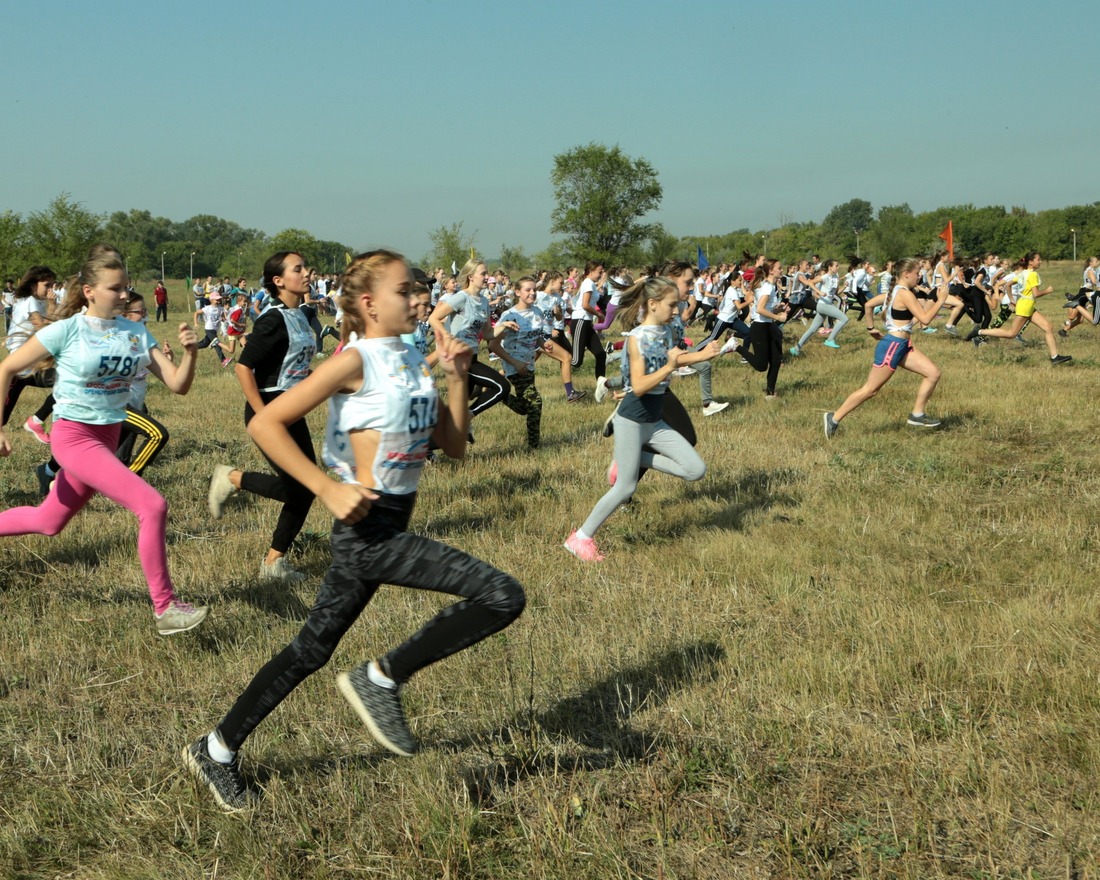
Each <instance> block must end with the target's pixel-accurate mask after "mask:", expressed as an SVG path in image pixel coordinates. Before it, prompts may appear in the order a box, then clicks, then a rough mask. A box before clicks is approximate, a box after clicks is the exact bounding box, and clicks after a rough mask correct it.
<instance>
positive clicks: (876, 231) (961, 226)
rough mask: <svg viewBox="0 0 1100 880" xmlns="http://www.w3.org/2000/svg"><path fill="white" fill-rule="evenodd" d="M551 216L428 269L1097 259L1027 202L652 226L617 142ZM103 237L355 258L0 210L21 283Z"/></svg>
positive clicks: (222, 224) (1054, 215)
mask: <svg viewBox="0 0 1100 880" xmlns="http://www.w3.org/2000/svg"><path fill="white" fill-rule="evenodd" d="M550 180H551V184H552V186H553V188H554V200H555V207H554V210H553V212H552V214H551V217H550V229H551V233H552V234H556V235H560V236H561V237H559V238H557V239H555V240H553V241H551V243H550V244H549V245H548V246H547V247H546V248H545V249H543V250H542V251H539V252H538V253H535V254H528V253H527V252H526V251H524V249H523V248H522V247H520V246H517V245H508V244H501V245H500V248H499V250H498V251H497V252H496V254H487V253H485V252H484V251H482V250H481V249H479V248H478V247H477V233H476V231H475V232H473V233H470V232H467V231H466V230H465V229H464V228H463V222H462V221H457V222H455V223H453V224H451V225H449V226H441V227H439V228H438V229H435V230H433V231H432V232H429V233H428V235H429V238H430V240H431V242H432V249H431V250H430V251H429V252H428V253H426V254H424V255H423V257H422V258H421V261H420V262H421V265H423V266H424V267H432V266H443V267H446V268H449V267H450V266H451V264H452V263H454V264H455V265H457V266H461V265H462V264H463V263H464V262H466V260H467V259H468V258H469V256H470V253H471V251H475V252H478V255H479V257H480V258H482V259H485V260H486V261H487V262H490V263H492V264H493V265H500V266H503V267H504V268H505V269H506V270H508V271H509V272H510V273H513V274H515V273H518V272H524V271H527V270H529V269H532V268H534V267H551V266H552V267H561V266H564V265H567V264H570V265H571V264H583V263H584V262H585V261H587V260H590V259H594V260H599V261H601V262H603V263H604V264H605V265H626V266H643V265H653V264H659V263H663V262H666V261H668V260H670V259H681V260H688V261H689V262H695V260H696V257H697V253H698V250H702V251H703V254H704V256H705V257H706V259H707V260H708V262H710V263H712V264H717V263H722V262H733V261H735V260H737V259H739V258H740V257H741V255H742V254H743V253H744V252H746V251H747V252H749V253H753V254H756V253H765V254H767V255H768V256H769V257H774V258H778V259H780V260H783V261H784V262H792V261H795V260H799V259H802V258H803V257H809V256H810V255H812V254H819V255H821V256H822V257H826V258H829V257H832V258H836V259H839V260H844V259H845V258H847V257H849V256H861V257H865V258H868V259H870V260H872V261H875V262H882V261H884V260H887V259H893V260H896V259H899V258H901V257H904V256H911V255H914V254H929V253H932V252H934V251H936V250H938V249H939V248H941V247H942V246H943V242H942V240H941V239H940V238H939V235H940V233H941V232H942V231H943V230H944V228H945V227H946V226H947V223H948V221H951V222H952V224H953V230H954V243H955V253H956V255H957V256H980V255H981V254H984V253H986V252H987V251H989V252H993V253H997V254H1001V255H1002V256H1006V257H1016V256H1019V255H1022V254H1023V253H1024V252H1025V251H1030V250H1037V251H1039V252H1040V253H1041V254H1042V255H1043V256H1044V257H1045V258H1046V259H1048V260H1068V259H1073V258H1075V257H1076V258H1077V259H1081V260H1083V259H1085V258H1086V257H1087V256H1089V255H1092V254H1097V255H1100V202H1093V203H1091V204H1088V205H1072V206H1069V207H1065V208H1053V209H1049V210H1045V211H1038V212H1031V211H1028V210H1026V209H1025V208H1022V207H1011V208H1005V207H1004V206H999V205H994V206H986V207H977V206H975V205H972V204H963V205H950V206H945V207H941V208H936V209H935V210H932V211H924V212H921V213H915V212H914V211H913V210H912V208H910V207H909V205H908V204H907V203H903V204H900V205H885V206H881V207H879V208H878V209H877V210H876V209H875V208H874V206H873V205H872V204H871V203H870V202H869V201H867V200H865V199H858V198H856V199H851V200H849V201H847V202H845V203H844V204H841V205H837V206H836V207H834V208H833V209H832V210H831V211H829V212H828V214H826V215H825V217H824V218H823V219H822V220H821V222H820V223H817V222H812V221H809V222H800V221H795V220H789V219H785V218H784V219H783V221H782V222H780V223H779V224H778V225H777V226H776V227H774V228H771V229H757V230H750V229H748V228H741V229H736V230H734V231H732V232H726V233H722V234H717V235H716V234H695V235H682V236H677V235H674V234H672V233H671V232H669V231H668V230H667V229H665V228H664V226H662V225H661V224H660V223H657V222H653V221H649V222H646V218H647V217H651V216H652V214H653V213H654V212H656V211H657V209H658V208H659V207H660V202H661V197H662V195H663V191H662V187H661V184H660V182H659V180H658V176H657V171H656V169H654V168H653V166H652V165H651V164H650V163H649V162H647V161H646V160H645V159H634V158H631V157H630V156H627V155H626V154H625V153H623V152H622V151H621V150H620V149H619V147H618V146H615V147H607V146H605V145H603V144H597V143H590V144H586V145H583V146H578V147H574V148H573V149H571V150H569V151H567V152H565V153H562V154H559V155H558V156H555V157H554V167H553V169H552V170H551V175H550ZM98 241H109V242H111V243H112V244H113V245H115V247H117V248H118V249H119V250H120V251H121V252H122V254H123V255H124V256H125V258H126V261H127V266H128V267H129V269H130V274H131V275H132V276H133V277H135V278H139V279H145V280H150V279H152V278H157V277H160V274H161V271H162V269H163V272H164V274H165V276H166V277H170V278H184V277H190V276H192V275H193V276H195V277H200V276H206V275H216V276H226V275H228V276H230V277H232V278H234V279H235V278H237V277H239V276H242V275H243V276H244V277H245V278H249V279H256V278H258V277H259V275H260V273H261V271H262V267H263V262H264V260H265V259H266V258H267V256H268V255H270V254H271V253H274V252H275V251H280V250H289V251H295V252H296V253H300V254H302V256H304V257H305V258H306V260H307V261H308V262H309V264H310V265H311V266H314V267H315V268H317V269H318V271H324V272H338V271H339V270H340V269H341V268H342V267H343V265H344V255H345V254H346V253H353V252H354V251H353V249H352V248H350V247H348V246H347V245H345V244H343V243H341V242H337V241H325V240H322V239H318V238H316V237H314V236H313V235H312V234H311V233H309V232H308V231H307V230H304V229H284V230H282V231H281V232H279V233H277V234H275V235H273V236H268V235H267V234H265V233H263V232H261V231H260V230H258V229H246V228H244V227H242V226H240V225H239V224H237V223H234V222H233V221H231V220H224V219H222V218H221V217H216V216H214V215H211V214H200V215H197V216H195V217H191V218H190V219H188V220H184V221H182V222H177V221H173V220H169V219H168V218H166V217H154V216H153V215H152V214H151V213H150V212H149V211H143V210H138V209H131V210H130V211H116V212H115V213H113V214H110V215H106V214H95V213H92V212H90V211H88V210H87V209H86V208H85V207H84V206H83V205H81V204H80V203H78V202H75V201H74V200H73V199H72V198H71V197H70V195H69V194H68V193H62V194H61V195H59V196H57V198H55V199H54V200H53V201H52V202H50V204H49V205H48V206H47V207H46V208H44V209H43V210H41V211H33V212H31V213H29V214H27V215H26V216H25V217H24V216H22V215H20V214H17V213H15V212H13V211H4V212H3V213H0V274H2V275H3V277H11V278H15V277H18V276H19V275H20V274H21V273H22V272H23V271H24V270H25V269H26V268H27V267H28V266H31V265H34V264H36V263H45V264H47V265H49V266H51V267H52V268H53V269H54V270H55V271H56V272H58V273H59V274H60V275H62V276H64V275H67V274H70V273H71V272H75V271H76V269H77V267H78V266H79V265H80V263H81V262H82V260H83V259H84V256H85V254H86V253H87V251H88V248H89V247H90V246H91V245H92V244H94V243H96V242H98Z"/></svg>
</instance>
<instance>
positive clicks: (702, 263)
mask: <svg viewBox="0 0 1100 880" xmlns="http://www.w3.org/2000/svg"><path fill="white" fill-rule="evenodd" d="M695 250H697V251H698V252H699V271H702V270H703V269H709V268H710V261H709V260H708V259H707V258H706V257H704V256H703V249H702V248H701V247H699V245H696V246H695Z"/></svg>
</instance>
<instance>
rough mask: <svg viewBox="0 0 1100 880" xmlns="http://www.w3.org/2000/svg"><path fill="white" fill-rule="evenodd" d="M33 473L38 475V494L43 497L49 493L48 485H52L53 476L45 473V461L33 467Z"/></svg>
mask: <svg viewBox="0 0 1100 880" xmlns="http://www.w3.org/2000/svg"><path fill="white" fill-rule="evenodd" d="M34 475H35V476H36V477H38V494H39V495H41V496H42V497H43V498H45V497H46V496H47V495H49V494H50V486H52V485H53V481H54V477H51V476H50V475H49V474H48V473H46V463H45V462H42V464H40V465H39V466H38V467H36V468H35V469H34Z"/></svg>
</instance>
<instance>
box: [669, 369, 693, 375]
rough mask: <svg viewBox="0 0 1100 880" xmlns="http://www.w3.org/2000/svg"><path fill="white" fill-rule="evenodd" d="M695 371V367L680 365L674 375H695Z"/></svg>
mask: <svg viewBox="0 0 1100 880" xmlns="http://www.w3.org/2000/svg"><path fill="white" fill-rule="evenodd" d="M695 372H696V371H695V367H680V369H678V370H676V371H675V372H674V373H673V374H672V375H673V376H694V375H695Z"/></svg>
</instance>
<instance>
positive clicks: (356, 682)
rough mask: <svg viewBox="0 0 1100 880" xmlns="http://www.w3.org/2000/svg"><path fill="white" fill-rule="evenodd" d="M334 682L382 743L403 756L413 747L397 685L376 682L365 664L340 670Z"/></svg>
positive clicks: (414, 748) (413, 742)
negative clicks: (368, 672) (388, 685)
mask: <svg viewBox="0 0 1100 880" xmlns="http://www.w3.org/2000/svg"><path fill="white" fill-rule="evenodd" d="M336 682H337V684H338V685H339V687H340V692H341V693H342V694H343V695H344V697H345V698H346V699H347V701H348V702H349V703H351V707H352V708H353V709H354V710H355V711H356V712H357V713H358V714H359V717H360V718H361V719H362V721H363V723H364V724H365V725H367V730H369V731H370V732H371V736H373V737H374V738H375V739H376V740H378V742H379V743H380V744H381V745H383V746H385V747H386V748H387V749H389V750H390V751H391V752H396V753H397V754H398V755H405V756H406V757H408V756H409V755H411V754H413V752H415V751H416V740H415V739H413V735H412V733H410V732H409V726H408V724H407V723H406V722H405V710H404V709H403V708H401V691H400V689H397V688H394V689H391V688H386V687H382V686H381V685H377V684H375V683H374V682H373V681H371V680H370V677H369V676H368V675H367V667H366V664H363V665H361V666H356V667H355V668H354V669H353V670H351V672H344V673H341V674H340V676H339V678H337V679H336Z"/></svg>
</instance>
